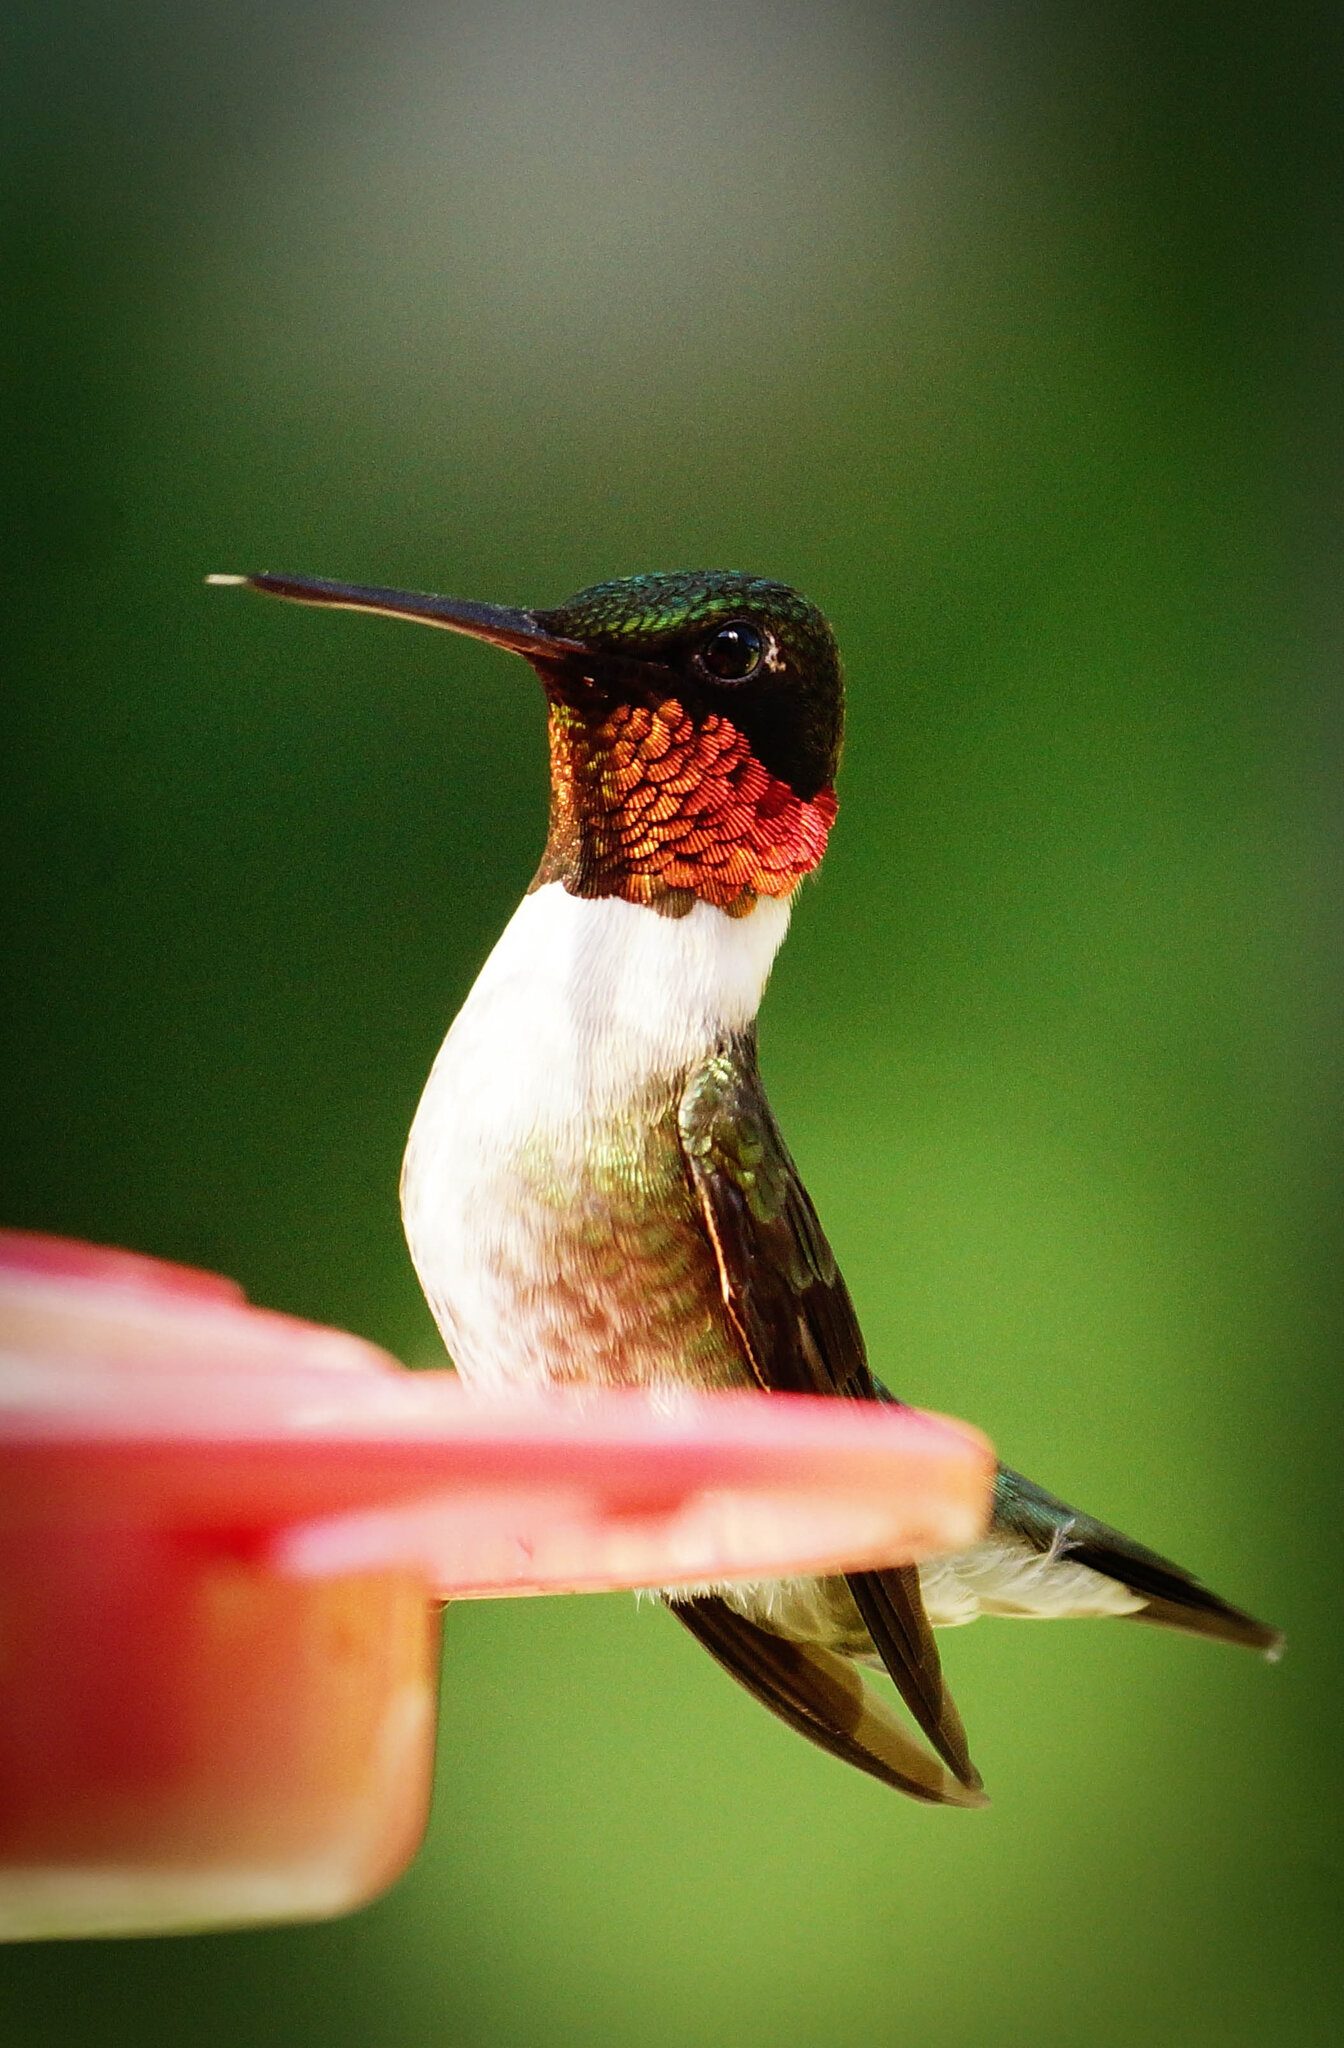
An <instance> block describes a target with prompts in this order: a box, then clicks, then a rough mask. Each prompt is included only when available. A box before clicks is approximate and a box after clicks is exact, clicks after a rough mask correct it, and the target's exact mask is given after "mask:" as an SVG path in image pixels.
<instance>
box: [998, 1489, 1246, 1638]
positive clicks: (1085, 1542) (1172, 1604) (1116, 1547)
mask: <svg viewBox="0 0 1344 2048" xmlns="http://www.w3.org/2000/svg"><path fill="white" fill-rule="evenodd" d="M994 1527H995V1529H996V1530H999V1531H1002V1532H1004V1533H1006V1534H1009V1535H1012V1536H1016V1537H1018V1538H1019V1539H1020V1540H1021V1541H1022V1542H1024V1543H1028V1544H1030V1546H1031V1548H1032V1549H1033V1550H1036V1551H1039V1552H1040V1553H1042V1555H1045V1554H1047V1553H1049V1552H1051V1551H1057V1552H1058V1553H1059V1555H1060V1557H1061V1558H1062V1559H1064V1560H1066V1561H1067V1562H1068V1563H1069V1564H1082V1565H1086V1566H1087V1567H1088V1569H1089V1570H1090V1571H1094V1572H1100V1573H1101V1574H1102V1576H1103V1577H1104V1578H1108V1579H1114V1580H1115V1581H1116V1583H1117V1584H1118V1585H1121V1586H1125V1587H1127V1588H1128V1589H1129V1591H1130V1592H1131V1593H1137V1594H1138V1595H1139V1597H1140V1598H1141V1599H1142V1600H1143V1601H1144V1602H1145V1603H1146V1604H1145V1605H1144V1606H1143V1607H1141V1608H1138V1609H1137V1610H1136V1611H1135V1613H1134V1615H1133V1616H1132V1617H1131V1618H1132V1619H1133V1620H1135V1621H1155V1622H1162V1623H1165V1624H1166V1626H1167V1627H1169V1628H1179V1629H1185V1630H1186V1631H1188V1632H1189V1633H1190V1634H1191V1635H1199V1636H1214V1637H1216V1638H1217V1639H1218V1640H1219V1641H1220V1642H1224V1643H1240V1644H1242V1645H1244V1646H1245V1648H1247V1649H1250V1650H1261V1651H1263V1652H1264V1654H1265V1655H1266V1656H1267V1657H1277V1656H1278V1654H1279V1652H1280V1650H1281V1649H1282V1648H1283V1637H1282V1635H1281V1634H1280V1632H1279V1630H1278V1629H1275V1628H1270V1627H1269V1626H1268V1624H1267V1623H1265V1622H1263V1621H1257V1620H1256V1619H1255V1618H1254V1616H1253V1615H1250V1614H1246V1613H1244V1612H1243V1611H1242V1609H1241V1608H1239V1607H1232V1606H1230V1605H1229V1603H1228V1602H1227V1601H1226V1600H1222V1599H1220V1598H1219V1596H1218V1594H1216V1593H1212V1592H1210V1590H1209V1588H1208V1587H1207V1586H1205V1585H1201V1583H1200V1581H1199V1580H1198V1579H1197V1578H1195V1577H1194V1576H1193V1575H1192V1574H1191V1573H1190V1572H1187V1571H1185V1570H1183V1569H1182V1567H1181V1566H1180V1565H1178V1564H1172V1562H1171V1561H1170V1559H1169V1558H1165V1557H1160V1556H1159V1555H1158V1553H1157V1552H1156V1551H1155V1550H1148V1549H1147V1548H1146V1547H1145V1546H1144V1545H1143V1544H1142V1543H1136V1542H1135V1541H1134V1540H1133V1538H1132V1537H1130V1536H1123V1535H1121V1533H1120V1531H1119V1530H1118V1529H1111V1528H1108V1527H1107V1525H1106V1523H1105V1522H1098V1521H1095V1520H1094V1519H1093V1517H1092V1516H1091V1515H1084V1514H1080V1513H1079V1512H1078V1510H1077V1509H1076V1508H1071V1507H1069V1506H1068V1505H1067V1504H1066V1503H1065V1502H1064V1501H1062V1500H1057V1499H1056V1498H1055V1496H1054V1494H1052V1493H1047V1492H1046V1490H1045V1488H1044V1487H1043V1486H1037V1484H1036V1482H1035V1481H1034V1480H1032V1479H1024V1478H1023V1477H1022V1474H1021V1473H1020V1472H1013V1471H1010V1470H1009V1468H1008V1467H1007V1466H1006V1465H1001V1466H1000V1467H999V1473H998V1478H997V1480H996V1482H995V1487H994Z"/></svg>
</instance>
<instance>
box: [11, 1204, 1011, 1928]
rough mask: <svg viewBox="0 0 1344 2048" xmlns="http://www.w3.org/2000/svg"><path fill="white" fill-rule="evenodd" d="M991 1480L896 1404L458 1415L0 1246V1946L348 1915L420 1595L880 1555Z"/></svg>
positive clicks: (381, 1869) (146, 1268) (419, 1640)
mask: <svg viewBox="0 0 1344 2048" xmlns="http://www.w3.org/2000/svg"><path fill="white" fill-rule="evenodd" d="M992 1475H993V1458H992V1454H991V1452H990V1449H989V1446H988V1445H987V1444H986V1442H985V1440H984V1439H983V1438H982V1437H981V1436H979V1435H978V1434H977V1433H976V1432H975V1431H973V1430H970V1429H967V1428H965V1427H964V1426H963V1425H960V1424H953V1423H950V1422H946V1421H944V1420H942V1419H941V1418H938V1417H934V1416H930V1415H925V1414H922V1413H919V1412H917V1411H912V1410H909V1409H885V1408H883V1409H879V1408H875V1407H872V1406H867V1405H862V1404H858V1403H852V1404H851V1403H848V1402H841V1401H824V1400H818V1399H812V1398H804V1397H794V1396H784V1395H769V1396H767V1395H764V1394H740V1395H738V1394H723V1395H717V1396H711V1397H699V1398H692V1397H689V1396H679V1397H677V1398H675V1399H660V1400H658V1401H656V1402H655V1401H652V1400H650V1399H648V1398H646V1397H644V1396H642V1395H638V1394H634V1393H627V1394H602V1395H598V1394H582V1395H579V1394H570V1395H564V1396H561V1395H552V1396H550V1397H548V1398H540V1397H528V1398H525V1399H524V1398H519V1399H516V1400H509V1401H498V1400H496V1401H490V1402H486V1401H482V1400H481V1399H479V1398H474V1397H472V1396H470V1395H468V1394H467V1393H466V1392H465V1391H464V1390H463V1389H462V1388H461V1386H460V1385H459V1384H458V1382H457V1381H456V1379H455V1378H454V1376H453V1375H452V1374H451V1373H450V1372H446V1371H444V1372H408V1371H406V1370H405V1369H404V1368H403V1367H402V1366H400V1365H398V1364H397V1363H396V1362H395V1361H394V1360H393V1359H391V1358H389V1357H388V1356H387V1355H386V1354H385V1353H384V1352H381V1351H378V1350H376V1349H375V1348H374V1347H373V1346H372V1345H369V1344H366V1343H364V1342H362V1341H361V1340H360V1339H359V1338H356V1337H353V1336H348V1335H346V1334H344V1333H343V1332H340V1331H336V1330H328V1329H322V1328H319V1327H318V1326H316V1325H314V1324H310V1323H304V1322H299V1321H296V1320H294V1319H293V1318H291V1317H288V1316H282V1315H275V1314H271V1313H269V1312H267V1311H265V1310H262V1309H257V1308H253V1307H250V1306H249V1305H248V1303H247V1302H246V1301H245V1300H244V1298H243V1295H242V1293H241V1291H240V1290H239V1289H238V1288H237V1287H235V1286H234V1285H233V1284H232V1283H231V1282H230V1281H227V1280H222V1279H219V1278H217V1277H215V1276H214V1275H211V1274H205V1273H197V1272H193V1271H190V1270H188V1269H187V1268H184V1267H180V1266H172V1265H166V1264H163V1263H161V1262H160V1261H158V1260H154V1259H147V1258H142V1257H140V1256H138V1255H136V1254H133V1253H128V1252H118V1251H108V1250H104V1249H102V1248H100V1247H96V1246H91V1245H85V1244H78V1243H74V1242H70V1241H67V1240H64V1239H59V1238H47V1237H39V1236H33V1235H27V1234H23V1233H18V1232H12V1233H0V1937H5V1938H8V1939H11V1940H17V1939H27V1938H33V1937H40V1936H51V1935H83V1934H110V1933H117V1934H152V1933H165V1932H171V1931H174V1930H178V1929H187V1928H204V1927H215V1926H238V1925H244V1924H248V1923H255V1922H261V1921H285V1920H300V1919H313V1918H318V1917H322V1916H325V1915H328V1914H334V1913H341V1912H345V1911H348V1910H350V1909H351V1908H353V1907H355V1906H358V1905H360V1904H362V1903H364V1902H365V1901H366V1900H368V1899H370V1898H372V1897H374V1896H375V1895H376V1894H377V1893H378V1892H380V1891H381V1890H382V1889H383V1888H384V1887H385V1886H387V1885H388V1884H390V1883H391V1882H392V1880H393V1879H394V1878H395V1877H397V1876H398V1875H399V1873H400V1872H401V1871H402V1870H403V1869H404V1868H405V1867H406V1865H407V1863H408V1862H409V1861H410V1860H411V1858H412V1857H413V1855H414V1854H415V1851H416V1848H417V1846H418V1844H419V1841H420V1838H421V1835H422V1833H423V1830H424V1826H425V1820H426V1814H427V1810H428V1802H429V1790H430V1782H431V1777H432V1769H433V1758H434V1739H435V1716H436V1709H437V1695H438V1681H437V1662H438V1650H439V1634H440V1616H441V1611H442V1605H443V1603H444V1602H445V1601H451V1600H456V1599H463V1598H484V1597H497V1596H502V1595H510V1594H522V1593H557V1592H582V1591H601V1590H606V1589H611V1588H616V1587H632V1586H655V1585H656V1586H666V1585H676V1584H686V1585H693V1584H697V1583H704V1582H706V1581H714V1580H726V1579H734V1578H737V1579H743V1578H757V1577H762V1576H771V1575H776V1574H781V1573H786V1572H800V1571H809V1572H811V1571H820V1570H829V1569H837V1568H840V1567H846V1568H851V1569H852V1568H856V1567H862V1566H865V1565H875V1564H892V1563H901V1562H911V1561H914V1560H916V1559H918V1558H922V1557H925V1556H928V1555H930V1554H932V1553H935V1552H937V1551H940V1550H956V1549H961V1548H964V1547H965V1546H966V1545H968V1544H970V1543H972V1542H973V1541H974V1540H975V1539H976V1538H977V1537H978V1536H979V1535H980V1534H981V1533H982V1531H983V1529H984V1527H985V1523H986V1519H987V1515H988V1511H989V1497H990V1487H991V1482H992Z"/></svg>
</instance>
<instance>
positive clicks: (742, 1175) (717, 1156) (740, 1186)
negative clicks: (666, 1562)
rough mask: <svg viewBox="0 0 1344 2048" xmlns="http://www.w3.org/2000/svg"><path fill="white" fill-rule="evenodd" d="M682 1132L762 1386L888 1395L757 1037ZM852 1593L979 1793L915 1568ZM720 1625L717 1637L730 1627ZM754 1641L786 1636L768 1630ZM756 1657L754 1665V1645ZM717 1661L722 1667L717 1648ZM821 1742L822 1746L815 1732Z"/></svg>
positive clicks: (926, 1721)
mask: <svg viewBox="0 0 1344 2048" xmlns="http://www.w3.org/2000/svg"><path fill="white" fill-rule="evenodd" d="M680 1124H681V1140H682V1149H683V1152H684V1154H685V1158H686V1163H687V1167H688V1169H689V1172H690V1178H691V1185H692V1187H693V1189H694V1191H695V1194H696V1197H697V1199H698V1201H699V1203H700V1208H701V1213H702V1215H703V1217H704V1221H705V1229H706V1231H707V1233H708V1235H709V1238H710V1241H711V1243H712V1244H713V1247H714V1253H715V1257H716V1260H717V1262H718V1268H719V1277H720V1281H721V1284H722V1288H723V1299H724V1304H725V1306H726V1308H727V1311H728V1314H729V1317H730V1318H731V1320H732V1323H733V1326H734V1328H735V1329H736V1331H737V1334H738V1336H739V1338H740V1340H741V1344H742V1349H743V1352H744V1353H745V1355H746V1358H747V1360H748V1362H749V1363H750V1365H751V1368H752V1371H753V1372H754V1373H755V1375H756V1378H757V1379H758V1380H759V1381H760V1384H761V1385H762V1386H763V1387H765V1388H767V1389H769V1390H770V1391H771V1392H773V1393H795V1394H838V1395H843V1396H846V1397H848V1398H850V1399H853V1400H860V1401H873V1400H878V1399H880V1398H883V1397H882V1395H881V1394H880V1393H879V1390H878V1388H877V1386H876V1385H875V1383H874V1381H873V1378H872V1375H871V1373H870V1372H869V1369H868V1360H867V1355H866V1353H865V1350H864V1344H863V1336H862V1333H861V1332H860V1329H859V1324H858V1318H857V1317H856V1315H855V1313H854V1304H853V1302H852V1301H851V1300H850V1297H849V1290H848V1289H847V1288H846V1286H845V1283H844V1281H843V1280H842V1278H841V1277H840V1273H839V1271H838V1269H837V1267H836V1263H835V1256H834V1254H833V1252H832V1251H831V1248H830V1245H829V1244H828V1243H827V1242H826V1236H825V1233H824V1232H823V1230H822V1227H821V1224H820V1222H819V1221H818V1219H817V1213H816V1210H815V1209H814V1208H813V1207H812V1203H811V1201H810V1200H809V1198H808V1194H807V1190H806V1188H805V1187H804V1186H803V1184H802V1181H801V1180H800V1179H799V1177H798V1171H797V1168H796V1167H795V1166H794V1163H793V1161H792V1159H791V1158H790V1157H789V1153H788V1148H787V1147H786V1145H785V1143H784V1140H783V1138H782V1137H781V1136H780V1132H779V1128H778V1126H777V1124H776V1123H775V1120H774V1117H773V1115H772V1113H771V1110H770V1106H769V1104H768V1103H767V1101H766V1099H765V1094H764V1091H763V1089H762V1087H761V1081H760V1075H759V1073H758V1071H757V1066H756V1046H755V1037H754V1034H753V1033H747V1034H743V1036H742V1037H740V1038H738V1039H736V1040H734V1041H733V1043H732V1044H731V1045H730V1046H728V1047H726V1048H725V1049H724V1050H723V1051H722V1052H721V1053H718V1054H716V1055H715V1056H714V1057H713V1058H712V1059H710V1060H709V1061H708V1062H707V1063H706V1064H705V1066H703V1067H702V1068H700V1069H699V1070H698V1071H697V1072H696V1073H695V1074H694V1075H693V1076H692V1077H691V1080H690V1083H689V1085H688V1087H687V1089H686V1093H685V1095H684V1096H683V1098H682V1103H681V1111H680ZM848 1585H849V1588H850V1591H851V1593H852V1595H853V1597H854V1600H855V1603H856V1605H857V1606H858V1608H859V1611H860V1613H861V1614H862V1616H863V1619H864V1622H865V1623H866V1625H867V1627H868V1630H869V1633H870V1634H871V1636H872V1638H873V1642H874V1645H875V1647H876V1649H877V1651H878V1653H879V1655H880V1656H881V1658H882V1661H883V1663H884V1664H885V1665H886V1667H887V1670H888V1671H889V1672H890V1674H891V1676H892V1678H893V1679H894V1681H895V1683H896V1686H897V1688H898V1690H899V1692H900V1694H901V1697H902V1699H903V1700H904V1701H905V1703H906V1705H907V1707H908V1708H909V1709H910V1712H911V1713H912V1714H913V1716H914V1718H915V1720H916V1721H917V1722H918V1724H919V1726H920V1727H921V1728H922V1729H923V1730H924V1732H925V1734H926V1735H927V1736H928V1738H929V1740H930V1742H932V1744H933V1746H934V1748H935V1749H936V1750H937V1752H938V1754H939V1756H941V1757H942V1758H943V1759H944V1761H945V1762H946V1763H947V1765H948V1766H949V1768H950V1769H951V1770H952V1771H954V1772H955V1773H956V1775H957V1777H958V1778H959V1779H960V1780H961V1782H962V1784H963V1785H965V1786H967V1787H969V1788H970V1789H971V1790H972V1791H974V1790H977V1789H978V1787H979V1785H980V1777H979V1774H978V1772H977V1771H976V1770H975V1767H974V1766H973V1764H972V1763H971V1760H970V1757H969V1755H968V1753H967V1748H966V1736H965V1732H964V1730H963V1728H962V1725H961V1719H960V1716H959V1715H958V1713H957V1710H956V1707H955V1706H954V1705H953V1703H952V1700H951V1698H950V1696H949V1694H948V1691H947V1688H946V1686H945V1685H944V1683H943V1676H942V1667H941V1665H940V1663H939V1658H938V1651H937V1649H936V1647H935V1645H934V1640H933V1632H932V1630H931V1629H930V1627H929V1623H928V1620H927V1617H926V1616H925V1613H924V1606H923V1602H922V1600H921V1598H920V1591H919V1574H918V1572H917V1571H915V1570H914V1569H913V1568H906V1569H902V1570H891V1571H883V1572H857V1573H854V1574H853V1575H851V1576H850V1577H849V1579H848ZM676 1611H678V1612H679V1613H681V1615H682V1619H683V1620H685V1621H686V1624H687V1626H688V1627H691V1628H694V1627H695V1623H694V1621H693V1620H692V1619H690V1617H689V1615H688V1614H687V1612H686V1611H685V1610H684V1609H681V1608H679V1609H678V1610H676ZM725 1611H728V1610H725ZM733 1618H734V1621H735V1622H736V1621H737V1617H736V1616H734V1617H733ZM747 1626H750V1625H749V1624H743V1623H738V1628H737V1633H736V1641H737V1644H738V1648H739V1651H740V1652H742V1655H741V1656H740V1657H739V1663H738V1664H735V1665H733V1666H731V1668H733V1669H735V1670H737V1673H738V1676H739V1677H741V1678H742V1681H743V1683H744V1684H746V1685H748V1686H749V1687H750V1689H752V1690H754V1691H756V1692H757V1693H758V1695H759V1694H760V1692H761V1686H760V1683H759V1680H758V1681H757V1682H753V1679H752V1678H751V1677H749V1676H748V1675H747V1673H746V1671H745V1670H744V1669H741V1668H739V1667H740V1665H741V1664H742V1663H744V1662H745V1644H746V1641H747V1639H746V1638H745V1637H744V1636H743V1635H742V1634H741V1630H742V1629H743V1628H744V1627H747ZM716 1627H717V1629H718V1631H719V1634H720V1637H721V1638H722V1634H723V1630H724V1624H723V1623H722V1622H718V1623H716ZM756 1634H758V1635H760V1636H762V1637H765V1638H766V1640H767V1641H775V1640H777V1639H776V1638H771V1637H769V1636H768V1632H766V1631H764V1630H757V1631H756ZM711 1647H712V1646H711ZM756 1654H757V1656H758V1658H759V1646H757V1651H756ZM808 1654H811V1653H810V1652H809V1653H808ZM715 1655H718V1656H720V1657H721V1659H722V1661H727V1659H726V1658H723V1657H722V1643H721V1646H720V1648H718V1649H715ZM778 1661H779V1660H778V1659H776V1660H775V1662H776V1665H778ZM831 1661H832V1662H834V1661H835V1660H834V1659H832V1660H831ZM775 1675H776V1677H778V1671H777V1670H776V1674H775ZM777 1692H778V1688H777ZM782 1697H783V1696H782V1693H779V1695H778V1696H777V1697H776V1699H775V1701H774V1704H775V1710H776V1711H777V1712H779V1713H782V1714H783V1715H784V1718H785V1719H791V1720H792V1721H793V1725H794V1726H800V1725H801V1722H800V1721H799V1720H798V1718H797V1716H796V1714H791V1713H790V1712H788V1711H786V1709H785V1706H784V1705H783V1704H782V1703H781V1702H782ZM813 1739H814V1740H819V1739H820V1738H819V1737H818V1736H816V1735H815V1734H814V1738H813ZM823 1746H826V1745H825V1744H823ZM923 1796H925V1797H929V1796H937V1795H930V1794H928V1793H925V1794H924V1795H923Z"/></svg>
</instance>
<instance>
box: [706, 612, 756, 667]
mask: <svg viewBox="0 0 1344 2048" xmlns="http://www.w3.org/2000/svg"><path fill="white" fill-rule="evenodd" d="M764 652H765V642H764V641H763V640H762V638H761V635H760V634H759V632H758V631H757V630H756V628H755V626H751V625H748V623H747V621H746V620H745V619H735V620H734V621H733V623H732V624H731V625H730V626H720V627H719V630H718V632H717V633H711V634H710V636H709V638H708V640H706V642H705V644H704V646H703V647H702V648H701V649H700V654H699V660H700V666H701V667H702V668H703V669H704V670H705V672H706V674H708V675H711V676H713V677H714V680H715V681H716V682H719V683H744V682H745V681H746V680H747V677H748V676H750V675H754V674H755V672H756V670H757V669H758V668H759V667H760V664H761V656H762V655H763V654H764Z"/></svg>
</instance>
